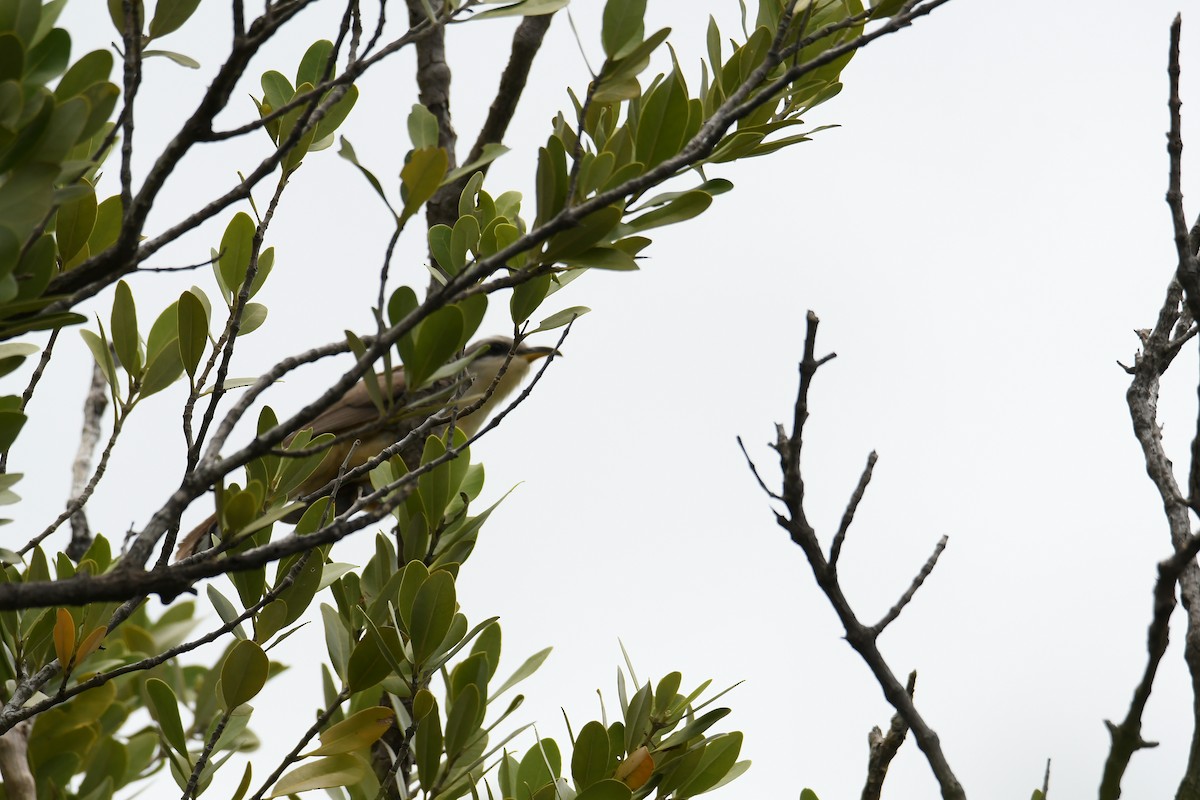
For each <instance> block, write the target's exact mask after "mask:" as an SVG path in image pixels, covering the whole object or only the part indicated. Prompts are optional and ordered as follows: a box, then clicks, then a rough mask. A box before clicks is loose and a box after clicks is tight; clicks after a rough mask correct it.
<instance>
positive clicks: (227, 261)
mask: <svg viewBox="0 0 1200 800" xmlns="http://www.w3.org/2000/svg"><path fill="white" fill-rule="evenodd" d="M255 230H256V228H255V225H254V220H252V219H250V215H249V214H247V213H245V212H244V211H239V212H238V213H236V214H234V215H233V219H231V220H229V225H228V226H226V228H225V234H224V236H222V237H221V256H220V258H219V259H218V260H217V270H218V272H219V274H220V278H221V281H222V283H223V284H224V287H225V289H226V290H227V292H228V294H227V295H226V298H225V302H226V303H227V304H228V305H230V306H231V307H232V306H233V298H234V297H236V296H237V294H238V292H240V291H241V288H242V283H244V282H245V280H246V270H247V269H249V268H250V253H251V250H252V248H253V245H254V233H255Z"/></svg>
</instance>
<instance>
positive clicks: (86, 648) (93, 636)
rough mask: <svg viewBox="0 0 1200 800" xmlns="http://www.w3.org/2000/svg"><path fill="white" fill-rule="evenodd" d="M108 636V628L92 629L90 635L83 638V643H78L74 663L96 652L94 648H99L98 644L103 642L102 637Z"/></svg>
mask: <svg viewBox="0 0 1200 800" xmlns="http://www.w3.org/2000/svg"><path fill="white" fill-rule="evenodd" d="M107 635H108V626H107V625H101V626H99V627H97V628H94V629H93V630H92V632H91V633H89V634H88V635H87V636H85V637H83V641H82V642H80V643H79V649H78V650H77V651H76V655H75V661H76V662H80V661H83V660H84V659H85V658H87V657H88V656H90V655H91V654H92V653H94V652H96V648H98V647H99V646H100V642H102V641H104V637H105V636H107Z"/></svg>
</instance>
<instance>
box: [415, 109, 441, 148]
mask: <svg viewBox="0 0 1200 800" xmlns="http://www.w3.org/2000/svg"><path fill="white" fill-rule="evenodd" d="M408 136H409V138H410V139H412V144H413V150H424V149H428V148H434V147H437V146H438V123H437V117H435V116H434V115H433V112H432V111H430V110H429V109H428V108H426V107H425V106H423V105H421V104H420V103H414V104H413V107H412V111H410V112H409V114H408Z"/></svg>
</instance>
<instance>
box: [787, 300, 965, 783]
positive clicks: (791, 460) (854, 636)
mask: <svg viewBox="0 0 1200 800" xmlns="http://www.w3.org/2000/svg"><path fill="white" fill-rule="evenodd" d="M818 324H819V319H818V318H817V316H816V314H814V313H813V312H811V311H809V312H808V315H807V333H806V335H805V339H804V356H803V358H802V359H801V361H800V385H799V387H798V389H797V392H796V403H795V406H794V408H793V414H792V433H791V434H790V435H788V434H787V432H786V431H785V430H784V428H783V426H781V425H778V426H776V427H777V429H778V432H779V433H778V439H777V441H776V443H775V445H774V447H775V450H776V451H777V452H778V453H779V466H780V471H781V472H782V473H783V487H782V491H781V492H780V495H781V496H782V497H783V502H784V504H785V505H786V506H787V515H786V516H785V515H782V514H777V515H776V519H777V521H778V523H779V525H780V526H781V527H782V528H784V529H785V530H786V531H787V532H788V534H789V535H790V536H791V539H792V541H793V542H794V543H795V544H796V545H797V546H799V547H800V549H801V550H803V551H804V555H805V558H806V559H807V560H808V564H809V567H810V568H811V569H812V572H813V577H814V578H815V579H816V581H817V585H818V586H819V587H820V588H821V591H822V592H824V594H825V597H826V599H827V600H828V601H829V604H830V605H831V606H832V607H833V610H834V612H835V613H836V614H837V616H838V619H839V621H840V622H841V624H842V627H843V629H844V630H845V632H846V641H847V642H849V643H850V646H851V647H853V648H854V650H855V652H857V653H858V654H859V656H860V657H861V658H862V659H863V661H864V662H865V663H866V664H867V666H868V668H869V669H870V670H871V673H872V674H873V675H874V676H875V680H876V682H877V683H878V684H879V686H880V688H881V689H882V690H883V694H884V697H886V698H887V700H888V702H889V703H891V705H892V707H893V708H895V709H896V713H897V715H898V716H899V717H900V718H901V720H903V722H904V724H905V725H907V726H908V727H909V729H911V730H912V732H913V737H914V738H915V739H916V742H917V746H918V747H919V748H920V749H921V752H922V753H924V755H925V759H926V761H928V763H929V766H930V769H931V770H932V771H933V774H934V777H935V778H936V779H937V781H938V785H939V786H940V787H941V793H942V797H943V798H945V800H965V798H966V793H965V792H964V791H963V788H962V785H961V784H960V783H959V781H958V778H957V777H955V775H954V772H953V770H951V768H950V764H949V762H948V761H947V759H946V756H945V753H944V752H943V751H942V747H941V742H940V740H939V739H938V736H937V733H935V732H934V730H933V729H932V728H930V727H929V725H928V724H927V723H926V722H925V720H924V718H923V717H922V716H921V714H920V712H918V711H917V708H916V706H915V705H914V704H913V700H912V696H911V693H910V691H909V690H908V689H906V687H905V685H904V684H901V683H900V681H899V680H898V679H897V678H896V676H895V675H894V674H893V673H892V670H891V667H889V666H888V664H887V661H886V660H885V659H884V657H883V654H882V653H881V652H880V651H879V647H878V637H879V633H880V632H881V631H882V630H883V628H885V627H886V626H887V625H888V624H889V623H890V622H891V621H892V620H894V619H895V618H896V617H897V616H898V615H899V613H900V611H901V610H902V609H903V608H904V606H905V605H906V604H907V603H908V602H909V601H910V600H911V599H912V597H913V595H914V594H915V593H916V590H917V589H918V588H919V587H920V586H921V584H922V583H923V582H924V580H925V578H926V577H927V576H928V575H929V573H930V572H931V571H932V569H933V566H934V565H935V564H936V562H937V557H938V556H939V555H940V554H941V552H942V550H943V549H944V548H945V545H946V537H942V539H941V541H939V542H938V545H937V547H936V548H935V550H934V554H933V556H932V557H931V558H930V559H929V560H928V561H927V562H926V564H925V566H924V567H923V568H922V569H921V572H920V573H919V574H918V575H917V577H916V578H914V579H913V582H912V585H910V586H909V588H908V590H907V591H906V592H905V593H904V595H903V596H902V597H901V598H900V600H899V601H898V602H897V603H896V605H895V606H894V607H893V608H892V610H891V611H889V612H888V614H887V615H885V616H884V618H883V620H881V621H880V622H879V623H878V624H877V625H875V626H870V627H868V626H866V625H864V624H863V623H862V622H861V621H859V619H858V617H857V616H856V615H855V613H854V610H853V609H852V608H851V606H850V602H849V600H847V598H846V596H845V593H844V592H843V590H842V586H841V584H840V582H839V579H838V574H837V569H836V567H835V565H834V564H833V563H831V561H827V560H826V559H825V556H824V553H823V551H822V548H821V545H820V542H819V541H818V539H817V533H816V531H815V530H814V529H813V527H812V526H811V525H810V524H809V522H808V520H807V517H806V515H805V511H804V499H805V495H804V480H803V475H802V474H801V470H800V453H801V450H802V447H803V441H802V436H803V432H804V425H805V422H806V421H807V419H808V393H809V390H810V388H811V385H812V380H813V376H814V375H815V374H816V372H817V370H818V369H819V368H820V367H821V365H822V364H824V363H826V362H827V361H829V359H831V358H833V354H830V355H827V356H824V357H821V358H817V357H816V335H817V326H818ZM872 465H873V462H872V461H870V460H869V461H868V472H869V469H870V467H871V466H872ZM865 485H866V482H865V479H863V480H860V481H859V486H860V488H861V489H862V490H864V491H865ZM855 503H856V501H855V500H852V501H851V506H852V507H853V506H854V505H855ZM851 517H852V513H851ZM843 525H844V526H846V527H848V522H846V520H845V518H844V519H843ZM843 538H844V534H843ZM833 552H838V551H837V550H833V551H831V554H832V553H833Z"/></svg>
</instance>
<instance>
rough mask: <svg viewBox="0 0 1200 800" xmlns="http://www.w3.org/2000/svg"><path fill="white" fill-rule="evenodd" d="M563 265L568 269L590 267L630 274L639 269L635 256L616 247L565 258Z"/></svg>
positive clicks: (599, 248) (586, 251) (594, 248)
mask: <svg viewBox="0 0 1200 800" xmlns="http://www.w3.org/2000/svg"><path fill="white" fill-rule="evenodd" d="M561 260H562V263H563V264H565V265H566V266H568V267H588V268H591V269H609V270H614V271H619V272H629V271H632V270H635V269H637V268H638V263H637V260H636V259H634V257H633V256H631V255H629V254H628V253H626V252H625V251H624V250H621V249H619V248H616V247H593V248H591V249H590V250H585V251H583V252H582V253H578V254H576V255H572V256H563V258H562V259H561Z"/></svg>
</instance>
